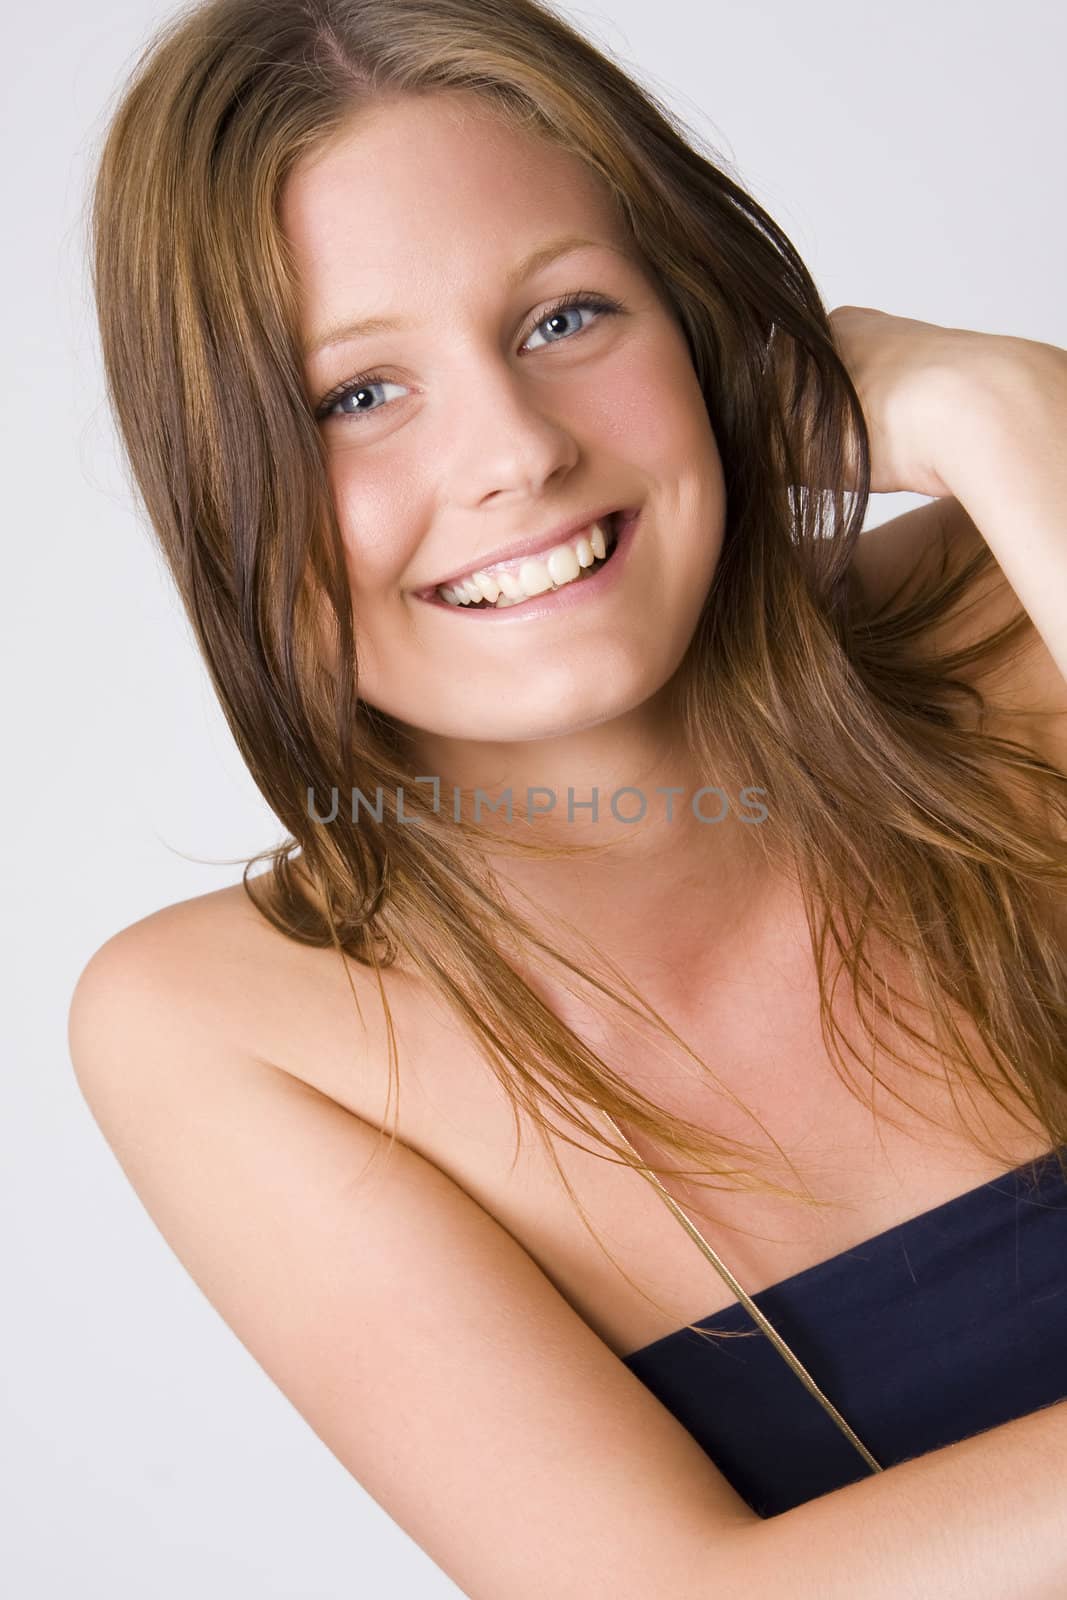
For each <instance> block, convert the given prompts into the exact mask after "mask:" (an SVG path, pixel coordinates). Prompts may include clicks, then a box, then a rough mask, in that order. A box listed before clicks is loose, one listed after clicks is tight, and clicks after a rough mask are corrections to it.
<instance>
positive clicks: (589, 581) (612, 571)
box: [419, 506, 641, 623]
mask: <svg viewBox="0 0 1067 1600" xmlns="http://www.w3.org/2000/svg"><path fill="white" fill-rule="evenodd" d="M640 516H641V507H640V506H638V508H637V509H636V510H635V511H628V512H625V513H624V514H623V518H622V521H621V522H620V523H619V526H618V530H617V532H616V534H615V543H614V544H613V546H612V549H611V559H610V561H607V562H605V564H604V566H602V567H601V568H600V569H599V571H597V572H594V573H593V575H592V577H591V578H578V579H577V580H576V581H575V582H573V583H565V584H564V585H563V587H562V588H561V589H547V590H546V591H545V592H544V593H543V594H535V595H531V597H530V598H529V600H520V601H519V603H518V605H514V606H504V608H503V609H502V610H500V611H498V610H497V609H496V607H495V606H484V607H482V606H477V607H472V606H450V605H449V604H448V601H447V600H442V599H441V598H440V597H439V596H438V595H436V594H435V593H434V591H433V590H432V589H431V590H430V591H429V593H428V594H423V595H420V596H419V598H420V599H424V600H426V601H427V603H428V604H429V605H432V606H435V607H437V609H438V610H440V611H450V612H452V613H453V614H455V615H458V616H464V617H466V618H467V619H468V621H473V622H484V623H490V622H494V623H504V622H515V623H519V622H535V621H536V620H537V619H538V618H539V617H552V616H555V615H556V614H557V613H558V612H561V611H569V610H570V608H571V607H572V606H576V605H584V604H585V603H586V602H587V601H591V600H595V599H596V598H597V597H598V596H599V595H603V594H606V593H607V592H608V590H609V589H611V588H613V587H614V585H615V584H616V583H617V582H618V580H619V578H620V576H621V574H622V570H623V568H624V567H625V566H626V561H627V557H628V556H629V554H630V549H631V547H632V545H633V542H634V529H635V528H636V527H637V524H638V521H639V520H640ZM593 520H594V521H596V518H594V519H593ZM584 526H585V524H584V523H579V524H578V528H582V527H584ZM575 531H577V530H575ZM550 548H551V547H550ZM477 570H478V571H479V572H480V571H481V570H482V569H481V568H480V567H479V568H477Z"/></svg>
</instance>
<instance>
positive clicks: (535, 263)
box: [303, 233, 616, 360]
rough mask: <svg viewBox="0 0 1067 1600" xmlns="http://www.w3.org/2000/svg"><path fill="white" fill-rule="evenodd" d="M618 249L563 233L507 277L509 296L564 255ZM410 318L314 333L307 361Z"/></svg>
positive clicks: (407, 324)
mask: <svg viewBox="0 0 1067 1600" xmlns="http://www.w3.org/2000/svg"><path fill="white" fill-rule="evenodd" d="M590 249H592V250H614V249H616V246H615V245H611V244H608V242H607V241H606V240H604V239H600V240H597V239H585V238H582V237H581V236H580V235H578V234H573V233H568V234H563V235H562V236H561V237H560V238H558V239H550V240H549V241H548V243H547V244H542V245H538V247H537V249H536V250H531V251H530V253H529V254H528V255H525V256H523V258H522V260H521V261H518V262H516V264H515V265H514V266H513V267H512V268H511V269H510V271H509V272H507V273H506V274H505V277H504V286H505V288H506V289H507V291H508V293H509V294H510V293H512V292H513V291H514V290H515V289H517V288H518V286H519V285H520V284H521V283H522V282H523V280H524V279H526V278H531V277H533V275H534V273H535V272H540V271H541V270H542V268H544V267H547V266H549V265H550V264H551V263H552V262H553V261H557V260H558V259H559V258H560V256H567V255H571V254H572V253H573V252H574V251H575V250H590ZM411 326H412V324H411V320H410V318H405V317H365V318H363V320H362V321H360V322H337V323H331V324H330V326H329V327H327V328H324V329H322V331H321V332H320V333H317V334H314V335H313V336H312V337H311V338H310V339H309V340H308V341H307V342H306V343H305V344H304V346H303V355H304V358H305V360H307V359H309V358H310V357H311V356H313V355H318V353H319V351H320V350H328V349H329V348H330V347H331V346H332V345H335V344H341V343H343V342H345V341H346V340H349V339H357V338H361V337H365V336H367V335H370V334H375V333H389V332H391V331H397V330H409V329H410V328H411Z"/></svg>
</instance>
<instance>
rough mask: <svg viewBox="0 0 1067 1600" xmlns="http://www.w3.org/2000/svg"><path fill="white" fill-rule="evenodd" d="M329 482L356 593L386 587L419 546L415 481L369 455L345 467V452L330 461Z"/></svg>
mask: <svg viewBox="0 0 1067 1600" xmlns="http://www.w3.org/2000/svg"><path fill="white" fill-rule="evenodd" d="M356 426H357V427H358V426H359V424H358V423H357V424H356ZM329 480H330V492H331V494H332V496H333V503H334V506H335V508H336V511H337V518H338V523H339V526H340V529H341V539H342V541H343V544H344V548H345V559H346V563H347V567H348V577H349V582H350V583H351V585H352V588H353V590H361V591H364V592H369V591H374V590H378V589H381V588H383V587H386V586H387V585H388V584H390V583H391V582H393V581H395V579H396V577H397V575H398V574H399V573H400V572H402V571H403V570H404V569H405V568H406V566H407V565H408V564H409V563H410V561H411V559H412V556H413V554H414V552H415V550H416V549H417V548H418V536H417V529H418V526H419V518H418V514H417V512H416V510H415V506H416V505H417V503H418V496H417V495H416V494H413V493H412V488H411V483H410V478H409V477H402V476H401V475H400V474H397V473H396V472H395V471H394V472H389V471H386V470H383V468H382V467H380V466H378V465H376V464H375V465H372V464H370V463H369V462H368V460H367V458H366V456H362V457H361V458H360V460H359V462H358V465H351V466H349V465H346V463H345V461H344V458H343V453H341V454H339V455H338V456H336V457H334V458H333V460H331V462H330V468H329ZM401 482H403V484H404V489H405V492H404V493H403V494H401V493H400V492H399V489H400V484H401Z"/></svg>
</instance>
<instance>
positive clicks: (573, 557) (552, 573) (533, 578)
mask: <svg viewBox="0 0 1067 1600" xmlns="http://www.w3.org/2000/svg"><path fill="white" fill-rule="evenodd" d="M610 536H611V527H610V524H609V523H608V521H607V519H605V520H604V521H603V522H594V523H593V525H592V527H591V528H590V529H589V530H588V531H587V532H583V533H579V534H576V535H575V536H574V538H573V539H570V540H568V542H567V543H566V544H559V545H556V546H555V548H554V549H552V550H549V551H547V552H546V554H545V555H543V556H538V557H536V558H531V559H530V560H528V561H524V562H523V563H522V565H521V566H520V567H519V569H518V571H517V572H506V571H497V572H472V573H471V574H470V576H469V577H466V578H463V579H461V580H460V581H459V582H458V583H454V584H442V585H440V586H439V588H438V590H437V593H438V594H439V595H440V597H441V599H442V600H444V601H446V602H447V603H448V604H449V605H453V606H456V605H458V606H464V605H474V604H477V602H478V601H488V602H489V603H490V604H492V605H495V606H496V607H497V609H498V610H502V609H503V608H504V607H506V606H512V605H517V604H518V603H519V601H520V600H527V599H530V598H532V597H533V596H534V595H538V594H544V593H545V592H546V590H549V589H553V588H562V587H563V585H564V584H567V583H573V582H574V581H575V579H576V578H579V577H580V576H581V574H582V571H583V570H584V569H585V568H587V567H591V566H592V565H593V562H594V561H603V560H604V559H605V557H606V556H607V553H608V538H610Z"/></svg>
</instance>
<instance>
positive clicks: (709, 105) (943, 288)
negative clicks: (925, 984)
mask: <svg viewBox="0 0 1067 1600" xmlns="http://www.w3.org/2000/svg"><path fill="white" fill-rule="evenodd" d="M562 9H564V10H565V11H566V12H567V13H568V14H570V15H571V16H572V17H573V18H574V19H575V20H576V21H577V23H578V25H579V27H581V28H582V29H583V30H584V31H586V32H587V33H588V34H590V35H591V36H592V37H593V38H594V39H595V40H596V41H597V42H599V43H600V44H601V45H603V46H606V47H607V48H609V49H610V50H612V51H614V52H615V53H616V54H618V55H619V56H620V57H621V58H622V59H623V61H624V63H626V64H628V65H629V66H630V67H631V68H636V69H637V73H638V76H640V77H642V78H643V79H644V80H645V81H646V82H647V83H648V84H649V85H650V86H651V87H652V88H653V90H654V91H656V92H658V93H660V94H662V95H664V96H665V97H666V99H667V100H668V101H669V103H671V104H673V105H674V106H676V107H677V108H678V109H679V110H680V111H681V113H682V115H683V116H684V117H685V118H686V119H687V120H688V121H689V122H690V123H691V124H694V125H695V126H696V127H697V128H698V129H699V130H701V131H702V132H704V133H706V134H708V135H709V136H710V137H711V139H712V141H713V142H714V143H715V145H716V146H717V147H718V149H719V150H720V151H722V152H723V154H724V155H725V156H726V157H727V158H728V159H729V160H730V161H732V162H733V163H735V164H736V167H737V169H738V171H739V173H740V176H741V179H742V181H743V182H744V183H745V184H746V185H747V186H748V187H749V188H750V189H751V190H752V191H753V192H754V193H755V195H756V197H757V198H758V199H759V200H760V201H761V202H762V203H763V204H764V205H765V206H766V207H767V208H768V209H769V210H770V211H771V213H772V215H774V216H775V217H776V218H777V219H778V221H779V222H781V223H782V225H783V226H784V227H785V229H786V231H787V232H788V233H789V234H790V235H791V237H792V239H793V241H794V243H795V244H796V245H797V247H798V248H799V250H800V252H801V254H802V255H803V256H804V258H805V259H806V260H807V262H808V263H809V265H810V266H811V268H812V270H813V272H814V274H815V277H816V280H817V281H818V283H819V285H820V288H821V290H822V292H823V295H824V298H825V300H826V302H827V304H828V305H829V306H830V307H833V306H834V305H837V304H839V303H852V304H860V305H871V306H876V307H879V308H881V309H883V310H887V311H893V312H897V313H900V314H903V315H907V316H913V317H918V318H922V319H924V320H928V321H933V322H944V323H950V324H954V325H958V326H966V327H973V328H976V329H982V330H985V331H987V332H991V333H1014V334H1020V335H1023V336H1025V337H1030V338H1036V339H1041V340H1045V341H1049V342H1051V343H1054V344H1060V345H1067V308H1065V303H1064V295H1063V282H1064V277H1063V273H1064V262H1065V260H1067V228H1065V221H1064V206H1063V187H1062V181H1063V164H1064V153H1065V139H1064V134H1065V126H1067V110H1065V97H1064V91H1063V62H1064V60H1065V58H1067V12H1065V11H1064V10H1063V8H1062V7H1060V6H1054V5H1053V4H1052V0H1047V3H1044V4H1042V3H1040V0H1014V3H1013V4H1011V5H1001V4H998V5H988V4H980V3H979V4H974V3H969V4H964V3H962V0H952V3H937V0H933V3H931V0H921V3H920V0H895V3H894V5H893V6H892V7H888V6H886V7H874V6H865V5H859V6H858V5H856V4H854V3H845V0H807V3H805V4H798V3H796V0H724V3H716V0H699V3H692V4H689V3H686V0H658V3H657V4H655V5H653V6H650V5H648V4H647V0H601V3H600V4H597V5H589V6H583V7H581V8H578V7H576V6H570V5H565V6H563V7H562ZM169 10H170V8H169V7H168V6H165V5H163V6H161V5H158V4H154V3H151V0H100V3H99V4H97V5H94V6H87V5H85V4H84V3H83V0H78V3H77V4H75V3H74V0H57V3H55V4H53V5H51V6H49V7H47V9H45V10H42V11H38V10H37V9H36V7H29V6H19V7H17V8H14V9H13V11H12V12H11V13H9V14H8V19H7V22H6V24H5V46H6V49H5V56H4V65H5V72H4V76H5V79H6V82H5V96H4V100H5V105H4V109H3V112H2V113H0V115H2V132H3V150H4V159H3V169H2V183H3V190H4V193H3V197H2V198H3V208H2V215H3V219H4V224H5V236H6V244H5V248H4V250H3V253H2V256H0V275H2V279H3V284H2V293H0V311H2V315H3V352H4V382H3V385H2V389H0V395H2V401H0V403H2V408H3V413H2V415H3V426H2V428H0V447H2V450H3V458H4V473H3V490H4V495H3V503H4V512H3V515H4V542H3V551H4V556H5V559H6V561H7V569H6V570H7V573H8V577H9V578H10V580H11V581H10V583H9V584H8V587H7V591H6V594H5V596H4V621H3V627H2V630H0V633H2V638H3V645H4V649H5V651H6V655H7V659H6V663H5V666H4V675H3V681H4V688H5V691H6V694H5V699H6V715H5V720H4V753H5V755H6V757H7V760H6V762H5V772H6V778H5V782H4V785H3V795H4V804H5V822H4V829H3V841H4V855H5V869H6V876H7V892H6V894H5V897H4V918H3V931H4V937H5V949H4V957H3V968H2V970H3V974H4V977H5V979H6V983H5V998H4V1004H3V1008H2V1011H0V1021H2V1027H3V1034H4V1040H5V1044H4V1050H3V1055H4V1071H3V1076H2V1078H0V1084H2V1095H3V1103H2V1106H0V1112H2V1115H0V1172H2V1183H3V1191H2V1194H0V1201H2V1205H3V1216H4V1221H5V1226H4V1228H3V1234H2V1249H3V1259H2V1263H0V1265H2V1277H0V1282H2V1284H3V1294H4V1311H3V1315H2V1316H0V1439H2V1441H3V1443H2V1446H0V1451H2V1454H0V1572H2V1573H3V1582H4V1588H5V1592H6V1593H7V1594H9V1595H10V1596H11V1597H12V1600H44V1597H48V1600H52V1597H56V1600H58V1597H64V1600H65V1597H68V1596H75V1595H76V1596H77V1597H78V1600H97V1597H105V1596H106V1597H107V1600H187V1597H189V1596H191V1595H195V1596H197V1600H353V1597H355V1596H360V1597H362V1596H368V1597H370V1596H373V1597H377V1596H389V1597H393V1596H402V1597H407V1596H413V1597H425V1600H436V1597H444V1596H454V1595H458V1594H459V1590H458V1589H457V1588H456V1586H455V1585H454V1584H453V1583H451V1581H450V1580H449V1579H447V1578H446V1577H445V1576H443V1574H441V1573H440V1572H439V1571H438V1570H437V1569H436V1568H435V1567H434V1566H433V1564H432V1563H431V1561H430V1560H429V1559H428V1558H427V1557H426V1556H425V1555H424V1554H423V1553H422V1552H421V1551H420V1550H419V1549H418V1547H417V1546H416V1545H415V1544H414V1543H413V1542H412V1541H411V1540H410V1539H409V1538H408V1537H407V1535H406V1534H404V1533H403V1532H402V1531H401V1530H400V1529H399V1528H398V1527H397V1526H396V1525H395V1524H394V1523H393V1522H392V1521H391V1520H390V1519H389V1518H388V1517H387V1516H386V1514H385V1513H384V1512H383V1511H382V1510H381V1509H380V1507H379V1506H378V1505H377V1504H376V1503H375V1502H374V1501H373V1500H372V1499H371V1498H370V1497H369V1495H367V1494H366V1493H365V1492H364V1490H363V1489H362V1488H361V1487H360V1486H359V1484H357V1483H356V1482H355V1481H354V1480H353V1479H352V1478H351V1477H350V1476H349V1475H348V1473H347V1472H346V1470H345V1469H344V1468H343V1467H342V1466H341V1465H340V1463H339V1462H338V1461H337V1460H336V1459H335V1458H334V1457H333V1456H332V1455H331V1454H330V1453H329V1451H328V1450H327V1449H326V1447H325V1446H324V1445H323V1444H321V1443H320V1442H319V1440H318V1439H317V1438H316V1436H315V1435H314V1434H313V1433H312V1431H311V1430H310V1428H309V1427H308V1426H307V1424H306V1423H305V1422H304V1421H303V1420H302V1418H301V1417H300V1416H299V1414H298V1413H297V1412H296V1411H295V1409H294V1408H293V1407H292V1406H291V1405H290V1403H289V1402H288V1401H287V1400H286V1399H285V1397H284V1396H283V1395H282V1394H281V1393H280V1392H279V1391H278V1390H277V1389H276V1388H275V1387H274V1385H273V1384H272V1383H271V1382H270V1380H269V1379H268V1378H267V1377H266V1376H265V1374H264V1373H263V1372H262V1371H261V1370H260V1369H259V1368H258V1367H257V1366H256V1364H255V1363H254V1361H253V1360H252V1358H251V1357H250V1356H249V1355H248V1353H247V1352H246V1351H245V1349H244V1348H243V1346H241V1345H240V1344H239V1343H238V1341H237V1340H236V1338H235V1337H234V1335H233V1334H231V1332H230V1331H229V1329H228V1328H227V1327H226V1325H225V1324H224V1323H223V1322H222V1320H221V1319H220V1318H219V1316H218V1315H217V1314H216V1312H215V1311H214V1309H213V1308H212V1307H211V1305H210V1304H209V1303H208V1302H207V1301H206V1300H205V1298H204V1297H203V1296H202V1294H201V1293H200V1291H199V1290H198V1289H197V1288H196V1287H195V1285H194V1284H193V1283H192V1281H191V1280H190V1279H189V1278H188V1277H187V1276H186V1274H185V1272H184V1271H183V1269H182V1268H181V1267H180V1266H179V1265H178V1263H177V1261H176V1260H175V1258H174V1257H173V1256H172V1255H171V1253H170V1250H169V1248H168V1247H167V1246H166V1245H165V1244H164V1243H163V1241H162V1239H161V1237H160V1236H159V1234H158V1233H157V1232H156V1230H155V1228H154V1226H153V1225H152V1224H151V1223H150V1221H149V1220H148V1218H147V1216H146V1215H145V1213H144V1212H143V1210H142V1209H141V1207H140V1204H139V1202H138V1201H137V1199H136V1197H135V1195H134V1193H133V1191H132V1190H131V1189H130V1187H129V1185H128V1184H127V1182H126V1180H125V1178H124V1177H123V1175H122V1173H121V1171H120V1169H119V1167H118V1165H117V1163H116V1162H115V1160H114V1158H113V1157H112V1155H111V1153H110V1151H109V1150H108V1148H107V1146H106V1145H105V1144H104V1142H103V1140H102V1138H101V1136H100V1135H99V1133H98V1131H97V1129H96V1126H95V1124H94V1123H93V1121H92V1119H91V1117H90V1115H89V1112H88V1110H87V1108H86V1107H85V1105H84V1103H83V1101H82V1100H81V1097H80V1094H79V1092H78V1090H77V1086H76V1084H75V1081H74V1078H73V1075H72V1071H71V1068H70V1064H69V1059H68V1056H67V1044H66V1013H67V1004H68V1001H69V997H70V993H71V990H72V988H73V985H74V982H75V980H76V978H77V975H78V973H79V972H80V970H81V968H82V967H83V966H84V964H85V962H86V961H87V959H88V957H89V956H90V955H91V953H92V952H93V951H94V950H95V949H96V948H97V946H98V945H100V944H101V943H103V941H104V940H105V939H106V938H107V937H109V935H110V934H112V933H114V932H115V931H117V930H118V929H119V928H121V927H124V926H126V925H127V924H128V923H130V922H133V921H136V920H137V919H138V918H140V917H142V916H144V915H146V914H147V913H149V912H150V911H153V910H155V909H156V908H157V907H159V906H162V905H164V904H167V903H169V902H171V901H174V900H180V899H185V898H187V897H189V896H192V895H197V894H201V893H204V892H205V891H207V890H209V889H213V888H217V887H220V886H222V885H223V884H227V883H232V882H235V881H236V880H237V878H238V877H239V873H240V868H239V865H233V864H231V863H232V862H233V861H235V860H238V861H239V860H240V858H243V857H245V856H247V855H249V854H251V853H252V852H253V851H255V850H257V849H259V848H261V847H262V846H263V845H265V844H267V843H269V842H270V841H272V840H274V839H275V838H276V837H277V835H278V830H277V827H276V824H275V822H274V819H273V818H272V817H271V816H270V814H269V813H268V812H267V811H266V808H265V807H264V805H263V803H262V802H261V801H260V799H259V797H258V795H257V794H256V792H255V790H254V788H253V786H252V783H251V780H250V779H249V778H248V777H247V776H246V774H245V773H244V771H243V769H242V767H241V764H240V761H239V759H238V757H237V755H236V753H235V750H234V748H233V746H232V743H231V740H230V737H229V734H228V732H227V730H226V727H225V724H224V722H223V720H222V717H221V714H220V713H219V712H218V710H217V709H216V707H215V704H214V702H213V699H212V696H211V692H210V690H209V687H208V685H207V680H206V676H205V673H204V671H203V669H202V668H201V666H200V663H199V660H198V658H197V656H196V655H195V653H194V650H193V648H192V645H191V643H190V638H189V635H188V632H187V629H186V625H185V622H184V619H183V618H182V616H181V614H180V612H179V610H178V607H177V604H176V602H175V600H174V598H173V597H172V594H171V591H170V587H169V583H168V581H167V580H166V578H165V576H164V574H163V571H162V568H161V566H160V564H159V562H158V560H157V558H156V556H155V554H154V552H153V550H152V547H151V544H150V540H149V537H148V534H147V531H146V528H145V525H144V521H143V518H142V516H141V514H140V511H139V509H138V508H137V507H136V506H135V505H134V504H132V503H131V499H130V495H129V492H128V490H127V488H126V485H125V482H124V479H123V475H122V472H121V470H120V466H119V463H118V457H117V452H116V445H115V440H114V436H113V432H112V428H111V423H110V419H109V416H108V414H107V411H106V409H105V406H104V401H103V386H102V381H101V373H100V366H99V359H98V353H97V347H96V333H95V326H94V324H93V320H92V316H91V307H90V301H89V295H88V289H87V278H86V276H85V270H84V238H83V207H84V204H85V195H86V185H87V182H88V175H89V170H90V163H91V162H92V161H93V159H94V157H95V153H96V149H97V147H98V143H99V140H100V137H101V134H102V131H103V127H104V123H105V119H106V116H107V112H108V108H109V106H110V104H111V103H112V97H113V95H114V94H115V91H116V89H117V86H118V84H119V82H120V80H121V79H122V78H124V77H125V75H126V73H127V72H128V70H129V69H130V67H131V66H132V64H133V62H134V60H135V57H136V55H137V53H138V51H139V49H140V47H141V45H142V43H143V41H144V39H145V38H146V35H147V34H148V32H149V31H150V30H151V29H152V28H154V26H156V25H157V24H158V23H159V22H160V21H162V20H163V18H164V17H165V16H167V15H168V14H169ZM919 503H920V501H919V499H918V497H914V496H888V497H883V498H882V499H880V500H876V501H874V503H873V508H872V513H871V516H870V517H869V519H868V522H869V525H873V524H874V523H876V522H880V521H883V520H885V519H886V518H887V517H889V516H891V515H895V514H896V513H897V512H899V511H901V510H906V509H908V508H909V507H910V505H912V504H919Z"/></svg>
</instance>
